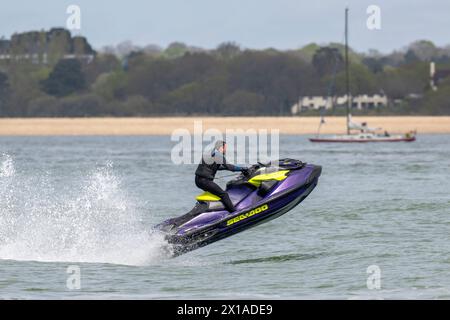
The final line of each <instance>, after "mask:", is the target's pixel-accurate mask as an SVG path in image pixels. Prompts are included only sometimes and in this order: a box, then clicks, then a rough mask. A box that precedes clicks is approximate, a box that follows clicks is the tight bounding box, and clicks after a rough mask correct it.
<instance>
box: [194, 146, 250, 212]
mask: <svg viewBox="0 0 450 320" xmlns="http://www.w3.org/2000/svg"><path fill="white" fill-rule="evenodd" d="M226 151H227V144H226V142H225V141H222V140H218V141H217V142H216V143H215V145H214V150H213V151H212V152H211V153H210V154H205V155H203V157H202V161H201V162H200V164H199V165H198V167H197V170H196V171H195V185H196V186H197V187H199V188H200V189H202V190H204V191H208V192H211V193H213V194H214V195H216V196H218V197H220V201H221V202H222V203H223V205H224V206H225V209H227V210H228V211H229V212H233V211H236V209H235V207H234V205H233V203H232V202H231V199H230V196H229V195H228V193H227V192H226V191H224V190H223V189H222V188H221V187H220V186H219V185H217V184H216V183H215V182H214V181H213V180H214V177H215V176H216V172H217V170H229V171H233V172H237V171H241V172H243V173H244V174H247V173H248V168H244V167H239V166H235V165H232V164H229V163H227V162H226V159H225V153H226Z"/></svg>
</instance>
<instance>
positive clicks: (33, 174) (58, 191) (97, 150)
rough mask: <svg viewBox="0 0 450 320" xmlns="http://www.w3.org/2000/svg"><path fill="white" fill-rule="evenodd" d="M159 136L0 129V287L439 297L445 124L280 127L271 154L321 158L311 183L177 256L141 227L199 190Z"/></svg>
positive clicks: (58, 295)
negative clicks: (293, 203) (335, 139)
mask: <svg viewBox="0 0 450 320" xmlns="http://www.w3.org/2000/svg"><path fill="white" fill-rule="evenodd" d="M172 147H173V143H172V142H171V141H170V137H168V136H167V137H166V136H161V137H0V298H6V299H9V298H30V299H31V298H32V299H47V298H50V299H83V298H87V299H91V298H92V299H94V298H115V299H190V298H195V299H203V298H220V299H253V298H263V299H265V298H267V299H293V298H294V299H295V298H299V299H320V298H324V299H393V298H405V299H414V298H425V299H449V298H450V272H449V269H450V243H449V240H450V236H449V235H450V135H419V137H418V140H417V141H416V142H414V143H379V144H375V143H374V144H313V143H310V142H309V141H308V140H307V137H306V136H281V137H280V156H281V157H292V158H297V159H301V160H303V161H306V162H308V163H313V164H318V165H321V166H322V167H323V171H322V176H321V178H320V180H319V184H318V186H317V187H316V189H315V190H314V191H313V192H312V193H311V194H310V195H309V197H308V198H306V200H305V201H304V202H302V203H301V204H300V205H299V206H297V207H296V208H294V209H293V210H292V211H290V212H288V213H287V214H286V215H284V216H282V217H280V218H278V219H275V220H272V221H270V222H268V223H266V224H264V225H261V226H258V227H255V228H253V229H250V230H248V231H245V232H243V233H240V234H238V235H236V236H233V237H230V238H227V239H224V240H222V241H219V242H216V243H214V244H211V245H209V246H207V247H204V248H201V249H199V250H197V251H194V252H191V253H188V254H186V255H183V256H180V257H178V258H169V257H168V256H167V253H166V252H167V244H166V243H165V241H164V238H163V237H162V236H161V235H160V234H158V233H155V232H153V231H152V228H151V227H152V225H154V224H156V223H158V222H160V221H162V220H164V219H167V218H169V217H173V216H177V215H180V214H182V213H185V212H186V211H188V210H189V209H190V208H191V207H192V206H193V204H194V197H195V195H196V194H197V193H199V190H197V189H196V187H195V185H194V171H195V165H174V164H173V163H172V161H171V154H170V152H171V148H172ZM220 174H224V173H220ZM219 181H220V180H219ZM222 184H223V182H222ZM73 270H77V272H76V274H74V273H73V272H72V271H73ZM74 276H77V277H78V278H77V279H78V280H79V282H78V284H79V286H75V287H74V286H71V285H70V283H71V282H70V279H71V277H74Z"/></svg>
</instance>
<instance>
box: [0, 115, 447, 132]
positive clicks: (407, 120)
mask: <svg viewBox="0 0 450 320" xmlns="http://www.w3.org/2000/svg"><path fill="white" fill-rule="evenodd" d="M345 119H346V118H345V117H327V118H325V121H326V123H325V124H323V125H322V127H321V131H320V132H321V134H340V133H345ZM194 121H202V124H201V126H202V129H203V131H204V130H206V129H211V128H213V129H218V130H220V131H222V132H225V131H226V130H227V129H228V130H239V129H241V130H249V129H254V130H262V129H266V130H279V132H280V134H317V130H318V127H319V121H320V118H319V117H146V118H144V117H142V118H131V117H130V118H112V117H107V118H106V117H105V118H0V136H86V135H118V136H120V135H149V136H153V135H155V136H158V135H171V134H172V132H173V131H174V130H176V129H187V130H189V131H190V132H191V133H192V132H193V129H194ZM354 121H357V122H367V123H368V124H369V126H370V127H382V128H383V129H384V130H387V131H388V132H390V133H406V132H408V131H411V130H417V133H418V134H419V135H420V134H421V133H450V116H389V117H386V116H380V117H374V116H371V117H364V116H361V117H354Z"/></svg>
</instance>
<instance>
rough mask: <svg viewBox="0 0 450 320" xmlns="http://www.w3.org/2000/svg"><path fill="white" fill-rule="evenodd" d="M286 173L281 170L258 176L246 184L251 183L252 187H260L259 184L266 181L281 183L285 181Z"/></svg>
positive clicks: (286, 171)
mask: <svg viewBox="0 0 450 320" xmlns="http://www.w3.org/2000/svg"><path fill="white" fill-rule="evenodd" d="M288 172H289V170H281V171H276V172H272V173H265V174H260V175H257V176H254V177H253V178H251V179H250V180H248V182H249V183H251V184H252V185H254V186H255V187H259V186H260V185H261V182H263V181H267V180H277V181H282V180H284V179H286V174H287V173H288Z"/></svg>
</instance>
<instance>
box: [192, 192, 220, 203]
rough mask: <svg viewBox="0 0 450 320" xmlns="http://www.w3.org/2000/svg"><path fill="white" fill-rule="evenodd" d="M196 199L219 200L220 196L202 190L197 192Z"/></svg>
mask: <svg viewBox="0 0 450 320" xmlns="http://www.w3.org/2000/svg"><path fill="white" fill-rule="evenodd" d="M195 199H196V200H198V201H220V197H219V196H216V195H215V194H212V193H211V192H203V193H202V194H199V195H198V196H197V197H196V198H195Z"/></svg>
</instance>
